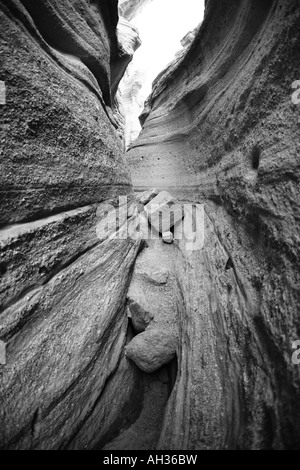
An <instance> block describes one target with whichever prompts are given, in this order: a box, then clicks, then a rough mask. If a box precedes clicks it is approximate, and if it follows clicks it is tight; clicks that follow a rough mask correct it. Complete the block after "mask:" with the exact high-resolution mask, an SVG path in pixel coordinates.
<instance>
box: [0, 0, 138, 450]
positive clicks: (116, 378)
mask: <svg viewBox="0 0 300 470" xmlns="http://www.w3.org/2000/svg"><path fill="white" fill-rule="evenodd" d="M0 21H1V31H0V40H1V41H0V49H1V72H0V75H1V76H0V78H1V80H2V81H3V82H5V85H6V92H7V93H6V95H7V96H6V98H7V99H6V104H5V105H1V107H0V115H1V123H2V125H1V130H0V133H1V136H0V146H1V148H0V165H1V170H0V174H1V176H0V179H1V183H0V184H1V217H0V224H1V230H0V250H1V251H0V340H1V341H3V342H5V344H6V364H1V365H0V401H1V410H0V421H1V426H0V448H4V449H67V448H87V449H89V448H92V447H93V446H94V445H96V444H97V443H98V442H99V441H102V442H105V441H106V439H108V437H109V435H110V433H111V432H112V430H113V429H114V426H115V422H116V420H117V417H118V416H121V415H122V414H123V413H124V409H125V410H126V412H128V410H129V411H130V409H131V396H132V395H134V394H136V393H137V391H138V389H139V374H140V373H139V371H138V370H137V368H136V367H135V366H134V365H133V364H132V363H130V362H129V361H126V360H125V357H124V350H125V345H126V342H127V341H129V340H130V339H131V337H130V336H128V334H127V329H128V322H127V316H126V294H127V289H128V285H129V281H130V275H131V271H132V266H133V263H134V260H135V257H136V255H137V252H138V250H139V246H140V241H139V240H138V239H135V240H129V239H128V240H126V239H124V240H114V241H103V243H101V242H100V240H99V238H98V237H97V231H96V227H97V224H98V223H99V222H100V221H101V220H99V218H100V215H99V214H100V212H98V211H97V207H98V205H99V203H101V201H104V200H105V201H106V202H107V203H113V200H112V199H111V198H115V196H118V195H122V194H128V193H130V192H131V181H130V175H129V171H128V170H127V168H126V165H125V163H124V158H123V154H122V141H121V139H120V136H119V134H118V129H117V123H116V119H115V116H114V113H113V110H112V108H111V106H112V103H113V96H114V91H113V85H112V84H114V86H116V83H117V81H118V80H119V78H120V74H121V72H122V70H123V71H124V68H125V66H126V61H127V63H128V61H129V60H130V54H131V51H130V50H129V51H127V53H126V54H125V52H124V48H122V49H120V48H119V46H118V41H117V34H116V26H117V21H118V15H117V2H116V1H109V2H108V1H101V2H98V1H97V2H86V1H83V0H80V1H76V2H71V1H65V2H60V1H55V0H51V1H48V0H43V1H39V2H36V1H29V0H24V1H22V2H19V1H14V0H13V1H3V2H1V4H0ZM119 39H120V38H119ZM125 56H126V57H125ZM121 59H122V60H121ZM112 69H113V70H112ZM125 215H126V214H125ZM121 384H122V390H123V393H122V395H116V394H114V400H113V406H111V402H110V401H111V396H112V392H111V390H115V389H116V388H121ZM108 403H109V406H108Z"/></svg>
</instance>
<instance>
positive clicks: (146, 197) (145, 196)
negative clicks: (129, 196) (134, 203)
mask: <svg viewBox="0 0 300 470" xmlns="http://www.w3.org/2000/svg"><path fill="white" fill-rule="evenodd" d="M158 192H159V191H158V190H157V189H155V188H153V189H149V191H144V192H143V193H142V194H140V195H139V197H138V201H139V202H140V203H141V204H144V205H146V204H148V202H150V201H151V199H153V198H154V197H155V196H157V195H158Z"/></svg>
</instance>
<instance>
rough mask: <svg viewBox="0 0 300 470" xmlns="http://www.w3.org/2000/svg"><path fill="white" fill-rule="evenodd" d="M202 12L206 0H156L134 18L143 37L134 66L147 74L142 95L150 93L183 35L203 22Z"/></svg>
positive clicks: (134, 22)
mask: <svg viewBox="0 0 300 470" xmlns="http://www.w3.org/2000/svg"><path fill="white" fill-rule="evenodd" d="M203 14H204V0H184V2H183V1H182V0H156V1H153V2H151V3H150V4H148V5H147V6H146V7H145V8H144V9H143V10H142V11H141V13H140V14H138V15H137V16H136V17H135V18H133V20H132V23H133V24H134V25H135V26H136V27H137V28H138V30H139V34H140V37H141V40H142V46H141V47H140V48H139V49H138V50H137V51H136V53H135V56H134V59H133V68H134V69H139V70H140V71H141V72H142V73H144V74H145V83H144V86H143V91H142V95H148V94H150V92H151V84H152V82H153V80H154V78H155V77H156V76H157V75H158V74H159V73H160V72H161V71H162V70H163V69H164V68H165V67H166V66H167V65H168V63H170V62H171V61H172V60H173V59H174V57H175V54H176V52H178V51H179V50H180V49H182V46H181V44H180V41H181V39H182V38H183V37H184V36H185V35H186V34H187V33H188V32H189V31H191V30H193V29H194V28H196V27H197V26H198V25H199V23H201V22H202V19H203Z"/></svg>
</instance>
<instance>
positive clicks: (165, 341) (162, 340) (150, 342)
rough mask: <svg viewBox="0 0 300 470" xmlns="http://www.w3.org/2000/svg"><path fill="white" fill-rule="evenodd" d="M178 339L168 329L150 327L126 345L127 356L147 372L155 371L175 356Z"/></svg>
mask: <svg viewBox="0 0 300 470" xmlns="http://www.w3.org/2000/svg"><path fill="white" fill-rule="evenodd" d="M176 348H177V339H176V337H174V334H173V332H172V331H169V330H168V329H163V330H161V329H158V328H148V329H147V330H146V331H145V332H143V333H140V334H139V335H137V336H135V337H134V338H133V340H132V341H131V342H130V343H129V345H128V346H127V347H126V357H128V359H131V360H133V361H134V362H135V364H136V365H137V366H138V368H139V369H141V370H142V371H144V372H146V373H151V372H155V371H156V370H158V369H159V368H160V367H162V366H163V365H165V364H168V363H169V362H170V361H171V360H172V359H173V358H174V357H175V353H176Z"/></svg>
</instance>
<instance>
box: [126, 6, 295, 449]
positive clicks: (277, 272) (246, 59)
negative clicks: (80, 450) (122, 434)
mask: <svg viewBox="0 0 300 470" xmlns="http://www.w3.org/2000/svg"><path fill="white" fill-rule="evenodd" d="M299 21H300V9H299V4H298V2H296V1H293V0H291V1H280V0H279V1H273V0H268V1H264V2H261V1H256V0H253V1H251V2H247V1H243V0H240V1H238V2H233V1H230V0H223V1H215V0H210V1H208V2H206V13H205V18H204V21H203V24H202V26H201V28H200V30H199V32H198V33H197V36H196V38H195V40H194V42H193V43H192V45H191V46H190V47H189V48H188V50H187V53H186V54H185V55H184V56H183V57H181V58H180V57H179V58H177V60H176V62H175V63H174V64H171V65H170V66H169V67H168V68H167V69H166V70H165V71H164V72H162V73H161V74H160V76H159V77H158V78H157V79H156V81H155V83H154V86H153V92H152V95H151V97H150V99H149V100H148V104H147V107H146V109H145V111H144V113H143V116H142V124H143V130H142V132H141V134H140V136H139V138H138V139H137V141H135V142H134V144H133V146H132V148H131V149H130V150H129V152H127V159H128V161H129V163H130V166H131V171H132V177H133V184H134V187H135V189H136V190H137V191H142V190H144V189H147V188H151V187H153V186H155V187H157V188H158V189H160V190H161V189H167V190H169V191H170V192H171V193H172V194H174V195H175V196H177V197H178V198H179V199H180V200H181V201H183V202H184V201H185V202H191V201H193V202H197V203H199V204H204V208H205V214H206V221H205V243H204V247H203V249H202V250H199V251H196V252H191V253H188V252H182V263H178V264H177V276H178V283H179V285H180V288H179V289H178V302H179V304H180V305H181V307H180V308H179V309H178V311H179V312H181V317H180V320H179V324H180V327H179V331H180V333H179V345H180V347H179V353H178V380H177V382H176V384H175V387H174V390H173V392H172V396H171V398H170V400H169V403H168V408H167V412H166V417H165V425H164V430H163V433H162V435H161V439H160V444H159V445H160V448H163V449H169V448H173V449H186V448H189V449H197V448H201V449H206V448H209V449H211V448H234V449H236V448H251V449H281V448H299V446H300V441H299V423H300V408H299V404H298V398H297V397H299V390H300V388H299V387H300V369H299V366H297V365H296V364H294V363H293V361H292V355H293V342H294V341H296V340H298V339H299V331H300V329H299V328H300V324H299V311H298V310H299V279H300V278H299V265H300V264H299V237H298V222H299V199H300V198H299V159H298V155H299V142H300V139H299V137H300V129H299V106H297V104H294V103H293V101H292V99H291V97H292V93H293V88H292V84H293V82H294V81H295V80H298V79H299V77H300V68H299V60H298V56H299V50H300V36H299Z"/></svg>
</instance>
